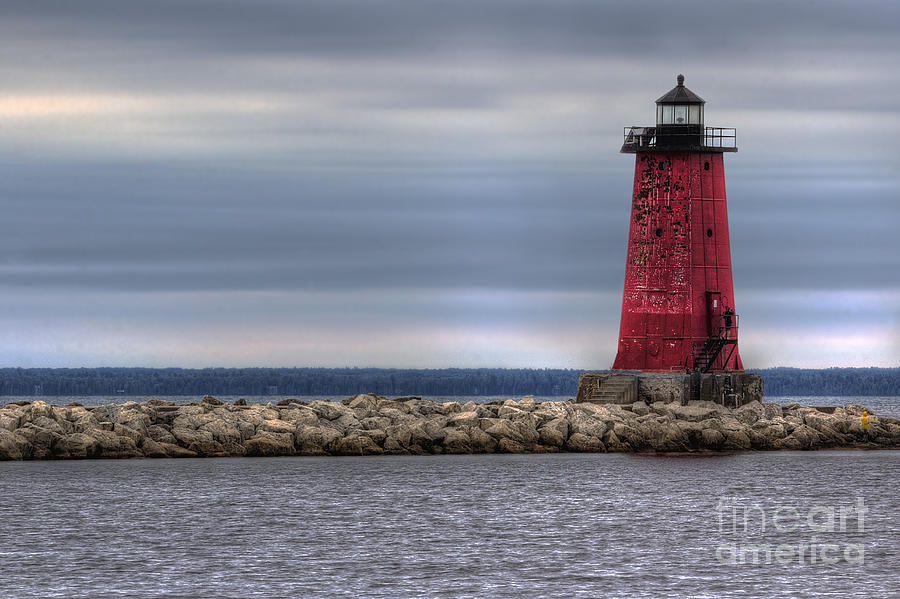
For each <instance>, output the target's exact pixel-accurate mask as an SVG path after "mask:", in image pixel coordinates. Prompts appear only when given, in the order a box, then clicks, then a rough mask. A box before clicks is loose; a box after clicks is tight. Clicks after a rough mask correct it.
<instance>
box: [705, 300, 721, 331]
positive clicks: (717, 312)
mask: <svg viewBox="0 0 900 599" xmlns="http://www.w3.org/2000/svg"><path fill="white" fill-rule="evenodd" d="M724 310H725V307H724V306H723V305H722V293H721V292H719V291H707V292H706V314H707V317H708V320H707V325H706V326H707V335H708V336H709V337H718V336H719V328H720V327H721V326H722V314H723V312H724Z"/></svg>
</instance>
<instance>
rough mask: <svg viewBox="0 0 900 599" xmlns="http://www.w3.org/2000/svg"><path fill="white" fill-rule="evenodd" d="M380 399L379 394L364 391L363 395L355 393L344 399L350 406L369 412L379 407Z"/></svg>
mask: <svg viewBox="0 0 900 599" xmlns="http://www.w3.org/2000/svg"><path fill="white" fill-rule="evenodd" d="M378 399H379V398H378V396H377V395H373V394H371V393H363V394H361V395H354V396H353V397H351V398H350V399H349V400H344V401H345V402H346V405H348V406H349V407H350V408H352V409H354V410H362V411H364V412H366V413H368V412H373V411H376V410H377V409H378Z"/></svg>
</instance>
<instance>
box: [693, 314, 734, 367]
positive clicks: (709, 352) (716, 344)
mask: <svg viewBox="0 0 900 599" xmlns="http://www.w3.org/2000/svg"><path fill="white" fill-rule="evenodd" d="M738 322H739V317H738V315H737V314H732V313H725V314H720V315H718V316H715V317H713V321H712V322H711V323H710V328H709V330H710V334H709V337H708V338H707V339H706V342H705V343H704V344H703V346H702V347H701V348H700V350H699V351H698V352H697V353H696V354H695V355H694V370H695V371H698V372H709V371H710V369H712V367H713V365H715V363H716V360H717V359H718V358H719V356H720V355H722V350H723V349H724V348H725V346H731V348H730V350H729V351H726V352H725V354H724V357H725V360H724V363H725V364H727V363H728V361H729V360H730V359H731V355H732V354H733V353H734V350H735V348H736V347H737V333H738Z"/></svg>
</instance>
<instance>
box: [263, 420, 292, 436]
mask: <svg viewBox="0 0 900 599" xmlns="http://www.w3.org/2000/svg"><path fill="white" fill-rule="evenodd" d="M256 430H257V431H269V432H271V433H286V434H288V435H291V436H292V437H293V435H294V430H296V426H294V425H293V424H292V423H290V422H285V421H284V420H275V419H272V420H263V421H262V422H261V423H260V424H259V425H258V426H257V427H256Z"/></svg>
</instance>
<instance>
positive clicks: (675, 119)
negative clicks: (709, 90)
mask: <svg viewBox="0 0 900 599" xmlns="http://www.w3.org/2000/svg"><path fill="white" fill-rule="evenodd" d="M677 81H678V85H676V86H675V87H674V88H672V90H671V91H669V93H667V94H665V95H664V96H662V97H661V98H659V99H658V100H657V101H656V126H657V127H659V126H662V125H694V126H698V127H702V126H703V105H704V104H706V102H705V101H704V100H703V98H701V97H700V96H698V95H697V94H695V93H694V92H692V91H691V90H689V89H688V88H686V87H685V86H684V75H679V76H678V79H677Z"/></svg>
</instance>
